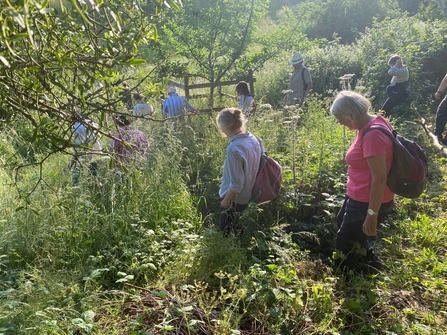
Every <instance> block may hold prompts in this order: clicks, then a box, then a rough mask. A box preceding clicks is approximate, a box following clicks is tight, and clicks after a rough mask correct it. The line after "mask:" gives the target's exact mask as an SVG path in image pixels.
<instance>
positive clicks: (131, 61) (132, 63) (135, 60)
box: [127, 58, 146, 65]
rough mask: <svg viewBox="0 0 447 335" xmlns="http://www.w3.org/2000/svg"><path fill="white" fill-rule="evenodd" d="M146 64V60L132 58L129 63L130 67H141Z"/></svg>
mask: <svg viewBox="0 0 447 335" xmlns="http://www.w3.org/2000/svg"><path fill="white" fill-rule="evenodd" d="M144 63H146V61H145V60H144V59H134V58H132V59H129V60H128V61H127V64H129V65H140V64H144Z"/></svg>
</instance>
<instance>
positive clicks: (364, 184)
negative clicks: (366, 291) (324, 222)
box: [331, 91, 394, 271]
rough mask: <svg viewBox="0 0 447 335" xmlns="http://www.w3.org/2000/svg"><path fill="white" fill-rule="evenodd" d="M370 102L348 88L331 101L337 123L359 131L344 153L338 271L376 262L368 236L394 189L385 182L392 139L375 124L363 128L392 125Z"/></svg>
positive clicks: (389, 204) (374, 231)
mask: <svg viewBox="0 0 447 335" xmlns="http://www.w3.org/2000/svg"><path fill="white" fill-rule="evenodd" d="M370 106H371V104H370V102H369V101H368V99H366V98H365V97H364V96H362V95H360V94H358V93H355V92H352V91H342V92H340V93H339V94H338V95H337V97H336V99H335V100H334V102H333V104H332V106H331V113H332V115H333V116H334V117H335V118H336V119H337V121H338V122H339V123H340V124H341V125H343V126H345V127H347V128H349V130H353V131H357V136H356V137H355V139H354V142H353V143H352V144H351V146H350V147H349V149H348V152H347V153H346V162H347V163H348V181H347V185H346V191H347V192H346V199H345V201H344V203H343V206H342V208H341V209H340V211H339V213H338V215H337V225H338V231H337V239H336V245H335V247H336V250H337V251H338V253H337V254H338V257H336V258H337V259H336V260H335V266H336V269H337V270H341V271H343V270H357V269H360V270H361V269H363V268H366V269H368V267H374V268H379V267H380V265H381V261H380V258H379V257H378V256H377V255H376V254H375V253H374V251H373V250H372V248H371V246H370V245H369V243H368V237H369V236H375V235H376V234H377V226H378V223H379V222H381V220H383V218H384V217H385V216H386V215H387V214H389V213H390V212H391V209H392V207H393V199H394V194H393V192H391V190H390V189H389V188H388V187H387V186H386V180H387V176H388V173H389V171H390V168H391V163H392V159H393V143H392V142H391V140H390V139H389V138H388V136H386V135H385V134H384V133H382V132H381V131H378V130H376V131H374V130H372V131H369V132H367V133H365V134H364V132H365V131H366V130H367V129H368V128H369V127H370V126H372V125H381V126H384V127H387V128H388V129H389V130H390V131H392V130H393V128H392V127H391V125H390V124H389V122H388V121H387V120H386V119H384V118H383V117H382V116H380V115H378V116H376V115H371V114H369V113H368V111H369V108H370ZM340 252H341V254H340ZM365 254H366V256H362V255H365Z"/></svg>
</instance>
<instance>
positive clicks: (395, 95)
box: [382, 82, 408, 116]
mask: <svg viewBox="0 0 447 335" xmlns="http://www.w3.org/2000/svg"><path fill="white" fill-rule="evenodd" d="M407 87H408V82H404V83H399V84H396V85H394V86H391V85H388V86H387V88H386V95H387V96H388V99H386V100H385V102H384V104H383V106H382V110H384V111H385V115H386V116H390V112H391V110H392V109H393V108H394V107H396V106H397V105H400V104H401V103H404V102H405V101H406V100H407V97H408V93H407Z"/></svg>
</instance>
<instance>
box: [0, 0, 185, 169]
mask: <svg viewBox="0 0 447 335" xmlns="http://www.w3.org/2000/svg"><path fill="white" fill-rule="evenodd" d="M178 4H179V1H177V0H169V1H164V2H163V1H162V2H159V4H158V5H156V6H155V7H154V8H153V10H154V12H152V13H145V15H141V14H142V8H140V7H139V6H138V5H132V4H131V3H123V2H122V1H108V2H107V3H105V2H103V1H100V2H97V3H93V2H92V3H89V4H87V3H84V2H83V3H82V4H81V3H78V2H77V1H70V2H68V1H61V2H57V3H56V2H53V1H52V2H49V1H47V2H41V1H34V0H25V1H19V2H12V3H10V2H8V3H5V4H4V8H3V10H2V11H1V14H0V17H1V21H0V22H1V23H0V25H1V28H2V29H1V33H0V44H1V45H2V55H1V57H0V65H1V71H2V76H1V80H0V100H1V104H2V115H3V116H2V118H6V119H8V121H9V122H10V123H11V124H12V126H13V127H14V128H15V130H16V131H18V132H19V131H20V133H19V135H21V137H22V139H23V140H24V141H27V142H28V143H24V144H20V147H19V148H18V151H19V152H20V153H21V154H23V152H22V148H24V147H25V148H26V147H28V148H27V150H25V155H24V156H25V157H26V158H30V161H31V162H32V163H34V158H35V156H34V152H36V153H44V156H43V159H44V160H45V157H47V155H49V154H51V153H54V152H64V151H66V149H68V148H70V147H72V146H73V143H72V142H73V141H72V140H73V139H72V138H71V133H72V132H71V126H72V125H73V123H74V122H75V121H76V120H78V119H79V118H80V115H83V116H84V117H90V118H91V119H93V120H95V121H96V122H97V123H98V124H100V125H101V126H103V127H104V126H106V125H107V118H106V114H113V113H116V112H118V109H120V104H119V102H120V96H119V95H118V94H117V93H118V92H117V91H118V89H117V87H116V86H117V85H118V83H119V81H118V80H119V79H120V78H119V77H121V75H120V73H119V72H118V70H119V69H120V68H122V67H123V66H125V67H129V66H137V65H139V64H141V63H143V62H144V61H143V60H141V59H140V58H139V55H138V46H140V45H142V44H144V43H146V42H147V41H148V40H156V39H157V31H156V28H155V26H154V23H155V22H156V21H157V20H159V19H160V16H161V15H162V14H163V13H164V12H165V11H166V10H167V8H166V6H169V7H172V8H177V9H178ZM99 82H101V83H102V88H98V86H96V85H97V84H98V83H99ZM121 108H122V107H121ZM31 147H32V149H30V148H31ZM31 151H33V152H31ZM28 152H30V154H29V155H28Z"/></svg>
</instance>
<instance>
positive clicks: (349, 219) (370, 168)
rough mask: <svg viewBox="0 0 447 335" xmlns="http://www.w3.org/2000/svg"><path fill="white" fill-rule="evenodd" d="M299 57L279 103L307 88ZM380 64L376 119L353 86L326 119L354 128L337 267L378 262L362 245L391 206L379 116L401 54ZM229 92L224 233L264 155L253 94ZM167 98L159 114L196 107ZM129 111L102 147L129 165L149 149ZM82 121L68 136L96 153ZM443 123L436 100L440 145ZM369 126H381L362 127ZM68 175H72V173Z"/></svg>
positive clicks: (391, 102) (147, 111)
mask: <svg viewBox="0 0 447 335" xmlns="http://www.w3.org/2000/svg"><path fill="white" fill-rule="evenodd" d="M303 62H304V59H303V57H302V55H301V54H299V53H297V54H295V55H294V56H293V57H292V59H291V60H290V61H289V63H290V65H292V67H293V72H292V73H291V75H290V78H289V86H288V90H286V91H285V93H286V94H285V95H284V105H297V106H300V107H301V106H303V103H304V102H305V101H306V98H307V97H308V96H309V94H310V92H311V90H312V88H313V83H312V77H311V74H310V72H309V69H308V68H307V67H305V66H304V65H303ZM388 65H389V67H390V68H389V70H388V74H389V75H390V76H391V81H390V84H389V85H388V86H387V88H386V94H387V99H386V101H385V102H384V104H383V106H382V110H383V112H384V113H383V116H382V115H380V114H377V115H374V114H371V113H370V108H371V103H370V102H369V100H368V99H367V98H366V97H364V96H363V95H361V94H359V93H356V92H353V91H341V92H339V93H338V95H337V96H336V98H335V100H334V102H333V104H332V106H331V108H330V112H331V114H332V116H333V117H334V118H335V120H336V121H337V122H338V123H339V124H340V125H342V126H344V127H346V128H347V129H349V130H351V131H356V132H357V134H356V136H355V138H354V141H353V142H352V143H351V145H350V147H349V149H348V150H347V153H346V156H345V160H346V163H347V165H348V168H347V176H348V178H347V183H346V197H345V199H344V202H343V205H342V206H341V209H340V211H339V212H338V214H337V216H336V223H337V235H336V253H335V255H336V256H335V267H336V269H338V270H353V271H363V270H365V269H370V268H373V269H378V268H380V267H381V266H382V262H381V260H380V258H379V257H378V255H377V254H376V253H375V252H374V250H373V248H372V247H371V246H370V244H369V243H368V238H369V237H371V236H375V235H376V234H377V229H378V226H379V223H380V222H381V221H383V220H384V218H385V217H386V216H387V215H388V214H389V213H390V212H391V210H392V208H393V199H394V195H395V194H394V193H393V191H392V190H391V189H390V188H389V187H388V185H387V176H388V175H389V173H390V169H391V167H392V163H393V150H394V149H393V145H394V142H393V139H392V137H390V136H387V134H386V133H387V132H388V133H393V127H392V125H391V124H390V122H389V121H388V120H387V117H389V116H390V115H391V111H392V109H393V108H394V107H396V106H397V105H399V104H402V103H404V102H405V101H406V100H407V99H408V96H409V91H408V80H409V71H408V68H407V67H406V66H405V65H404V64H403V61H402V58H401V57H399V56H398V55H392V56H391V57H390V59H389V61H388ZM123 87H124V89H125V90H124V91H123V93H122V96H123V100H122V101H123V103H124V104H125V105H127V106H128V108H129V110H131V111H132V112H131V113H130V114H132V115H133V116H140V117H143V119H144V118H145V117H147V116H151V115H152V114H153V112H154V109H153V108H152V106H150V105H149V104H147V103H145V102H144V101H143V96H142V95H141V94H140V93H136V94H134V95H133V99H134V101H135V104H134V106H130V105H128V104H129V101H128V97H129V95H130V89H129V88H128V86H123ZM445 89H447V75H446V76H445V77H444V79H443V80H442V82H441V84H440V86H439V88H438V90H437V92H436V93H435V99H436V100H440V99H441V95H442V94H443V92H444V90H445ZM236 94H237V96H238V98H239V105H238V107H237V108H236V107H234V108H233V107H229V108H224V109H222V110H221V111H220V112H219V113H218V115H217V118H216V123H217V126H218V129H219V130H220V132H221V133H222V134H223V135H224V136H226V137H227V138H228V140H229V144H228V146H227V148H226V156H225V160H224V162H223V174H222V181H221V185H220V189H219V197H220V229H221V230H222V232H223V234H224V235H225V236H229V235H230V234H233V233H236V234H237V233H238V232H239V233H240V231H241V227H240V225H239V222H238V221H239V217H240V216H241V214H242V213H243V212H244V210H245V209H246V208H247V206H248V204H249V202H250V201H252V189H253V186H254V184H255V180H256V177H257V175H258V172H259V166H260V161H261V159H262V157H263V153H264V148H263V144H262V140H261V139H259V138H258V137H256V136H255V135H254V134H252V133H251V132H249V131H248V130H247V127H246V121H247V117H248V116H250V115H251V113H253V110H254V106H255V103H254V102H255V99H254V97H253V95H252V93H251V92H250V90H249V88H248V85H247V83H246V82H244V81H241V82H239V83H238V84H237V86H236ZM167 95H168V97H167V98H166V99H165V100H164V101H163V105H162V108H161V115H162V118H163V119H166V118H176V117H181V116H183V115H185V113H187V112H193V111H195V110H196V109H195V108H194V107H193V106H192V105H191V103H190V102H189V101H188V100H187V99H186V98H185V97H182V96H180V95H179V94H178V93H177V89H176V88H175V87H170V88H168V90H167ZM130 114H129V115H127V114H122V115H119V116H117V117H116V118H115V120H114V121H115V125H116V127H117V134H115V135H113V137H112V140H111V142H110V145H109V152H110V153H112V154H113V155H114V158H115V160H116V161H117V162H119V164H130V163H131V162H132V161H134V160H135V159H138V157H142V156H144V155H145V154H146V152H147V150H149V143H148V140H147V136H146V134H145V133H144V132H142V131H141V130H138V129H135V128H133V127H132V126H131V125H130V116H131V115H130ZM89 122H91V121H89V120H84V121H82V122H77V123H76V124H75V141H76V143H77V144H78V145H79V147H80V148H81V147H82V145H85V144H88V145H89V146H90V147H93V149H94V150H96V151H101V146H100V144H98V141H97V137H96V136H95V134H93V135H92V134H91V133H89V130H87V128H89V129H91V128H92V127H87V128H86V127H85V126H88V125H90V126H91V124H89ZM446 122H447V98H446V97H444V98H443V99H442V101H441V103H440V105H439V108H438V111H437V114H436V130H435V133H436V135H437V136H438V139H439V142H440V143H442V144H445V143H446V142H447V141H446V139H445V138H444V137H443V132H444V128H445V124H446ZM377 127H380V128H383V129H385V131H369V130H371V129H372V128H374V129H375V128H377ZM93 128H95V126H94V125H93ZM81 156H82V155H80V154H79V153H78V152H75V160H76V161H81V160H82V158H81ZM83 159H84V160H85V161H88V160H87V159H86V158H83ZM89 169H90V171H92V173H96V170H97V167H95V164H93V162H90V168H89ZM75 175H76V176H75V177H76V178H75V179H76V180H77V178H78V174H75ZM74 181H75V180H74Z"/></svg>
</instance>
